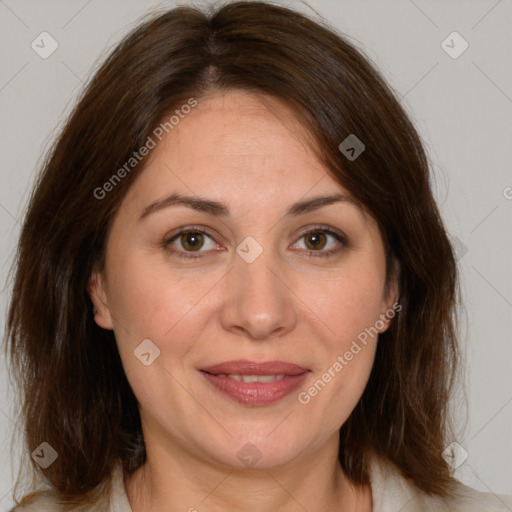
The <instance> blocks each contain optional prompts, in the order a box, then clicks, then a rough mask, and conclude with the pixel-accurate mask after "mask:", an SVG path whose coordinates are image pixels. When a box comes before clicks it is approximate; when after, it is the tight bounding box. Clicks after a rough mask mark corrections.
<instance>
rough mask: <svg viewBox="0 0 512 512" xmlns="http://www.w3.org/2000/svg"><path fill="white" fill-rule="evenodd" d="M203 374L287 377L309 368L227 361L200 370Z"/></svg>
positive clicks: (242, 360)
mask: <svg viewBox="0 0 512 512" xmlns="http://www.w3.org/2000/svg"><path fill="white" fill-rule="evenodd" d="M200 370H201V371H203V372H207V373H211V374H214V375H217V374H219V373H227V374H230V373H232V374H236V375H278V374H282V375H287V376H295V375H300V374H301V373H304V372H307V371H308V369H307V368H303V367H302V366H299V365H298V364H293V363H287V362H285V361H266V362H263V363H258V362H256V361H249V360H247V359H238V360H236V361H225V362H223V363H219V364H215V365H213V366H206V367H204V368H201V369H200Z"/></svg>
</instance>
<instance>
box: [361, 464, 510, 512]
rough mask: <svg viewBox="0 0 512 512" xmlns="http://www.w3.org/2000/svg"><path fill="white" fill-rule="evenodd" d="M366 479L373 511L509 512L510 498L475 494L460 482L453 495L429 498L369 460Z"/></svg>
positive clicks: (391, 469)
mask: <svg viewBox="0 0 512 512" xmlns="http://www.w3.org/2000/svg"><path fill="white" fill-rule="evenodd" d="M370 479H371V487H372V495H373V503H374V509H373V510H374V512H395V511H396V510H400V512H510V511H511V510H512V497H511V496H504V495H498V494H492V493H484V492H478V491H476V490H475V489H472V488H471V487H467V486H466V485H463V484H461V483H458V484H456V485H455V488H454V492H453V496H451V497H449V498H441V497H440V496H429V495H428V494H426V493H424V492H422V491H421V490H419V489H418V488H417V487H416V486H414V484H413V483H412V482H410V481H409V480H407V479H406V478H404V477H403V476H401V475H400V473H399V471H398V470H397V469H396V468H395V467H394V466H392V465H391V464H388V463H386V462H384V461H382V460H377V459H374V460H372V464H371V469H370Z"/></svg>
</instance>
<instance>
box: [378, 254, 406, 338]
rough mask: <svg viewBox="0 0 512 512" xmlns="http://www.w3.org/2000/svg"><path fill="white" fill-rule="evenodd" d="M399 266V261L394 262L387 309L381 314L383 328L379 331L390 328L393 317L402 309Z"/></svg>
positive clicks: (387, 295)
mask: <svg viewBox="0 0 512 512" xmlns="http://www.w3.org/2000/svg"><path fill="white" fill-rule="evenodd" d="M398 276H399V266H398V262H396V261H395V262H394V273H393V275H392V276H391V278H390V282H389V283H388V285H387V286H386V297H385V308H386V309H385V311H383V312H382V313H381V315H380V319H381V320H382V323H383V325H382V324H381V325H382V329H379V333H381V334H382V333H383V332H385V331H387V330H388V328H389V326H390V325H391V323H392V322H393V321H394V320H393V319H394V318H395V316H396V315H397V314H398V312H399V311H400V310H401V309H402V306H401V305H400V290H399V286H398Z"/></svg>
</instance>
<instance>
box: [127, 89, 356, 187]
mask: <svg viewBox="0 0 512 512" xmlns="http://www.w3.org/2000/svg"><path fill="white" fill-rule="evenodd" d="M311 143H313V141H312V137H311V134H310V133H309V132H308V131H307V129H306V128H305V126H304V125H303V123H301V121H300V120H299V119H298V118H297V117H296V115H295V114H294V112H293V111H292V110H291V109H289V108H288V107H287V106H286V105H285V104H283V103H281V102H279V101H278V100H276V99H274V98H271V97H269V96H261V95H254V94H250V93H246V92H239V91H223V92H216V93H213V94H210V95H208V96H206V97H204V98H200V99H198V104H197V106H196V107H195V108H194V109H193V110H192V111H191V112H190V113H189V114H187V115H184V116H183V117H182V118H181V119H180V120H179V123H178V124H177V125H175V126H174V127H173V128H172V130H170V131H169V133H167V134H164V135H163V137H162V140H161V141H157V145H156V147H155V148H154V149H153V150H152V153H151V154H150V159H149V160H148V163H147V165H146V167H145V169H144V171H143V172H142V173H141V176H140V178H139V179H138V180H137V181H140V183H139V185H141V186H142V188H144V189H147V188H152V189H154V190H156V189H158V188H159V187H166V188H168V187H171V186H173V185H175V186H178V187H180V188H181V189H183V187H185V188H189V189H191V190H192V189H193V190H194V191H201V193H202V194H203V195H204V194H205V193H207V192H208V193H212V192H216V193H217V194H216V195H220V194H221V193H222V192H224V193H225V194H226V195H229V192H234V190H237V191H241V190H249V191H250V192H251V194H252V195H253V196H254V195H257V194H260V195H261V194H264V195H267V196H268V195H269V194H271V193H272V192H273V191H274V192H276V193H278V194H280V195H282V194H286V195H290V194H291V195H293V196H297V195H299V196H302V195H305V194H307V193H308V191H309V190H311V189H312V187H321V189H322V190H320V189H317V188H315V192H321V191H331V192H332V191H334V190H336V191H339V192H345V193H346V191H344V190H343V188H342V187H341V186H340V184H339V183H338V182H337V181H335V180H334V179H333V178H332V177H331V176H330V175H329V174H328V172H327V169H326V168H325V167H324V165H323V164H322V163H321V162H319V161H318V159H317V157H316V156H315V154H314V153H313V151H312V149H311ZM189 192H190V190H189Z"/></svg>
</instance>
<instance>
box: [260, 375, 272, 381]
mask: <svg viewBox="0 0 512 512" xmlns="http://www.w3.org/2000/svg"><path fill="white" fill-rule="evenodd" d="M275 379H276V376H275V375H258V382H274V380H275Z"/></svg>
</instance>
